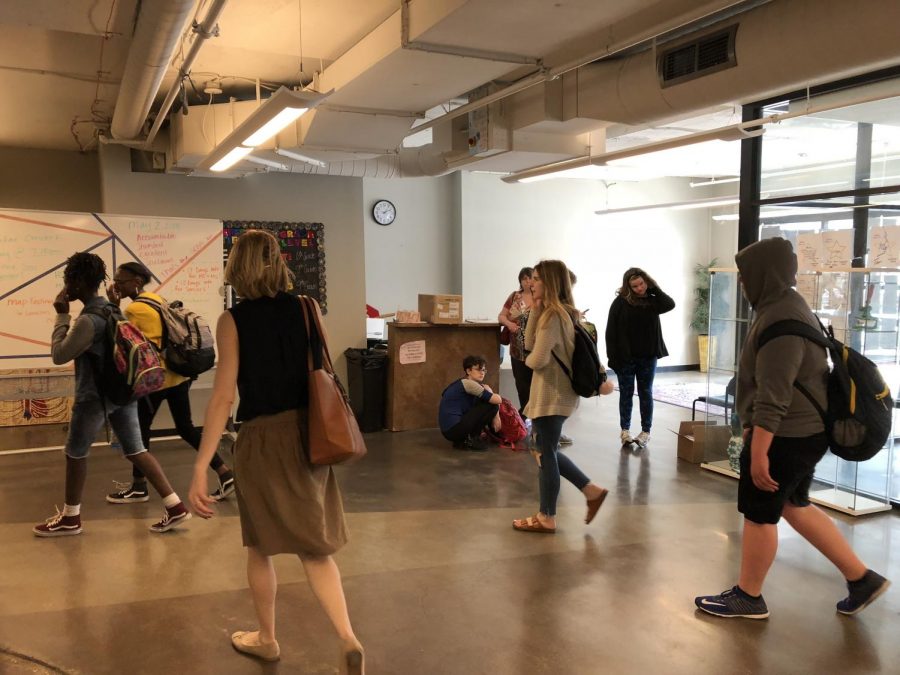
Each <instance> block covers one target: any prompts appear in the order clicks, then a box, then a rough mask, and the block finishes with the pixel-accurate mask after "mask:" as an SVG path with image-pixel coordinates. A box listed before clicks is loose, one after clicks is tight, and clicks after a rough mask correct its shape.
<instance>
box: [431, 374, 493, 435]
mask: <svg viewBox="0 0 900 675" xmlns="http://www.w3.org/2000/svg"><path fill="white" fill-rule="evenodd" d="M491 396H492V394H491V392H489V391H488V390H487V389H485V388H484V387H483V386H482V385H480V384H478V383H477V382H475V380H470V379H469V378H468V377H464V378H463V379H461V380H456V381H455V382H451V383H450V384H449V385H447V388H446V389H444V393H443V394H441V405H440V408H439V409H438V425H439V426H440V427H441V431H447V430H449V429H452V428H453V427H454V426H456V425H457V424H458V423H459V421H460V420H461V419H462V416H463V415H465V414H466V413H467V412H468V411H469V409H470V408H471V407H472V406H473V405H475V403H476V402H477V401H478V400H479V399H480V400H482V401H485V402H486V403H487V402H489V401H490V400H491Z"/></svg>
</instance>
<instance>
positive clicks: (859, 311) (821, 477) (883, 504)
mask: <svg viewBox="0 0 900 675" xmlns="http://www.w3.org/2000/svg"><path fill="white" fill-rule="evenodd" d="M797 291H798V292H799V293H800V294H801V295H803V297H804V298H805V299H806V301H807V302H808V303H809V305H810V307H811V308H812V309H813V311H814V312H815V313H816V314H817V315H818V316H819V318H820V319H821V320H822V322H823V323H824V324H825V325H826V326H831V327H832V328H833V330H834V334H835V337H836V338H837V339H838V340H840V341H841V342H844V343H845V344H847V345H849V346H850V347H853V348H854V349H856V350H858V351H859V352H861V353H862V354H863V355H865V356H866V357H868V358H869V359H871V360H872V361H874V362H875V363H877V364H878V366H879V369H880V370H881V373H882V375H883V376H884V378H885V380H886V381H887V383H888V385H889V386H890V388H891V392H892V395H893V396H894V398H895V400H896V397H897V395H898V393H900V392H898V390H900V366H898V361H900V342H898V340H900V270H897V269H869V268H853V269H849V268H845V269H832V270H823V271H810V272H799V273H798V275H797ZM749 322H750V315H749V307H748V306H747V303H746V301H745V300H744V299H743V297H742V296H741V293H740V287H739V284H738V280H737V270H734V269H714V270H711V279H710V327H709V333H710V350H709V374H708V379H707V395H708V397H712V398H718V397H720V396H721V394H722V393H723V392H724V391H725V390H726V387H727V383H728V381H729V379H730V378H731V377H734V376H735V375H736V374H737V364H738V357H739V355H740V349H741V346H742V345H743V341H744V338H745V336H746V331H747V328H748V327H749ZM706 415H707V419H708V421H710V422H713V421H715V420H716V417H718V421H719V423H722V418H723V415H724V413H723V411H722V410H721V408H718V407H709V408H708V411H707V413H706ZM896 417H897V415H896V404H895V427H894V428H895V429H898V428H900V427H898V426H897V425H896ZM732 421H735V420H732ZM738 445H739V444H738ZM730 450H731V451H732V452H739V450H740V448H739V447H737V448H734V447H732V448H730ZM894 455H895V453H894V433H892V434H891V436H890V437H889V439H888V443H887V445H886V446H885V448H884V449H883V450H882V451H881V452H880V453H878V454H877V455H876V456H875V457H873V458H872V459H871V460H869V461H867V462H848V461H845V460H842V459H840V458H838V457H835V456H834V455H832V454H831V453H830V452H829V453H827V454H826V456H825V458H824V459H823V460H822V461H821V462H820V463H819V466H818V467H817V470H816V475H815V481H814V483H813V487H812V490H811V493H810V497H811V499H812V501H814V502H816V503H818V504H821V505H823V506H827V507H829V508H833V509H837V510H840V511H843V512H844V513H849V514H852V515H862V514H866V513H873V512H877V511H885V510H888V509H890V508H891V500H892V499H894V500H898V499H900V494H895V493H894V492H892V489H893V490H898V489H900V485H897V486H896V487H894V488H892V483H900V481H892V478H893V477H894V476H900V462H898V461H897V459H895V457H894ZM702 466H703V467H704V468H707V469H711V470H714V471H719V472H720V473H725V474H727V475H733V476H737V473H736V470H737V468H738V467H737V466H736V462H734V461H731V462H729V461H727V460H724V461H720V462H710V463H709V464H704V465H702Z"/></svg>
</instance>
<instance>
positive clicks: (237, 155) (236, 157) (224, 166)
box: [209, 146, 253, 171]
mask: <svg viewBox="0 0 900 675" xmlns="http://www.w3.org/2000/svg"><path fill="white" fill-rule="evenodd" d="M251 152H253V148H244V147H241V146H238V147H236V148H232V149H231V150H230V151H229V152H228V154H227V155H225V156H224V157H223V158H222V159H220V160H219V161H218V162H216V163H215V164H213V165H212V166H211V167H209V170H210V171H226V170H228V169H230V168H231V167H232V166H234V165H235V164H237V163H238V162H240V161H241V160H242V159H243V158H244V157H246V156H247V155H249V154H250V153H251Z"/></svg>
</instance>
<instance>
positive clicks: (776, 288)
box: [734, 237, 797, 308]
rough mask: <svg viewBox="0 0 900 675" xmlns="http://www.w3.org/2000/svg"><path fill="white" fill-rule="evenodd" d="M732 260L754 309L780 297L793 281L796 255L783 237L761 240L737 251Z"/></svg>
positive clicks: (795, 269) (795, 273) (795, 270)
mask: <svg viewBox="0 0 900 675" xmlns="http://www.w3.org/2000/svg"><path fill="white" fill-rule="evenodd" d="M734 260H735V262H736V263H737V268H738V272H740V274H741V282H742V283H743V285H744V294H745V295H746V296H747V300H749V301H750V304H751V305H752V306H753V307H754V308H759V306H760V305H764V304H766V303H767V302H769V301H771V300H775V299H777V298H780V297H781V296H782V295H784V294H785V293H786V292H787V291H788V290H790V288H791V287H792V286H794V284H796V282H797V255H796V254H795V253H794V248H793V246H791V242H789V241H788V240H787V239H782V238H781V237H773V238H771V239H763V240H762V241H758V242H756V243H755V244H751V245H750V246H748V247H747V248H745V249H743V250H741V251H738V253H737V255H736V256H734Z"/></svg>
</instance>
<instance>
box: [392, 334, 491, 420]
mask: <svg viewBox="0 0 900 675" xmlns="http://www.w3.org/2000/svg"><path fill="white" fill-rule="evenodd" d="M387 326H388V356H389V359H388V377H387V397H386V398H387V401H386V403H387V411H386V423H387V428H388V429H390V430H391V431H408V430H410V429H431V428H434V427H436V426H437V425H438V406H439V405H440V402H441V393H442V392H443V391H444V388H445V387H446V386H447V385H448V384H450V383H451V382H452V381H453V380H458V379H460V378H462V377H465V371H463V368H462V362H463V359H464V358H465V357H466V356H468V355H470V354H474V355H477V356H483V357H484V358H485V359H486V360H487V369H488V372H487V376H486V377H485V378H484V381H485V383H486V384H487V385H488V386H490V388H491V389H493V390H494V392H495V393H497V394H499V393H500V372H499V371H500V324H498V323H461V324H430V323H393V322H389V323H388V324H387ZM404 345H406V346H405V347H404ZM423 348H424V360H422V359H423V353H422V352H423ZM401 361H405V363H401ZM409 361H412V362H409Z"/></svg>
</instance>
